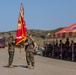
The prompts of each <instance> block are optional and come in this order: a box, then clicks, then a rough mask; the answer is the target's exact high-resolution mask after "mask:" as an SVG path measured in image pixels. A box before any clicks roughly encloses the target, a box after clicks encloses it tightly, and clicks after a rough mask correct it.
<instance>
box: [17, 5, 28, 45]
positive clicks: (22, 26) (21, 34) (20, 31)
mask: <svg viewBox="0 0 76 75" xmlns="http://www.w3.org/2000/svg"><path fill="white" fill-rule="evenodd" d="M21 7H22V8H23V6H22V5H21V6H20V8H21ZM26 33H27V28H26V23H25V20H24V14H23V11H20V14H19V18H18V27H17V31H16V45H18V44H19V43H21V42H22V41H23V40H26Z"/></svg>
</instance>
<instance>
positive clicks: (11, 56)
mask: <svg viewBox="0 0 76 75" xmlns="http://www.w3.org/2000/svg"><path fill="white" fill-rule="evenodd" d="M14 45H15V42H14V40H13V36H10V37H9V39H8V54H9V59H8V67H10V68H12V67H13V66H12V62H13V59H14V52H15V48H14Z"/></svg>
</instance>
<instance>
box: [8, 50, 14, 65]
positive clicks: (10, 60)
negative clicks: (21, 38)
mask: <svg viewBox="0 0 76 75" xmlns="http://www.w3.org/2000/svg"><path fill="white" fill-rule="evenodd" d="M8 53H9V59H8V64H9V65H12V62H13V59H14V51H8Z"/></svg>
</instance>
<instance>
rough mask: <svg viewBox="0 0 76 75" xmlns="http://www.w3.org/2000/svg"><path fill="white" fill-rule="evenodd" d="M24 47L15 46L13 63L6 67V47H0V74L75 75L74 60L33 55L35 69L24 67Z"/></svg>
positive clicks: (75, 64)
mask: <svg viewBox="0 0 76 75" xmlns="http://www.w3.org/2000/svg"><path fill="white" fill-rule="evenodd" d="M24 55H25V52H24V49H22V50H21V53H20V50H19V49H18V48H16V50H15V56H14V61H13V65H14V66H15V67H14V68H8V67H7V64H8V48H7V47H6V48H5V49H0V75H76V62H70V61H63V60H57V59H52V58H46V57H42V56H38V55H35V69H28V68H27V67H26V65H27V64H26V60H23V59H22V57H23V56H24Z"/></svg>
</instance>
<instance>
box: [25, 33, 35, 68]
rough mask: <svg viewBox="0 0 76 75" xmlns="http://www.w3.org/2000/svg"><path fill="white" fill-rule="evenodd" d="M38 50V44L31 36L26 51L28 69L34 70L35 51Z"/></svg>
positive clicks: (26, 43) (26, 42)
mask: <svg viewBox="0 0 76 75" xmlns="http://www.w3.org/2000/svg"><path fill="white" fill-rule="evenodd" d="M35 49H36V42H35V41H34V39H32V36H31V35H30V34H29V35H28V36H27V40H26V41H25V51H26V61H27V65H28V68H32V69H34V64H35V61H34V51H35Z"/></svg>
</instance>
